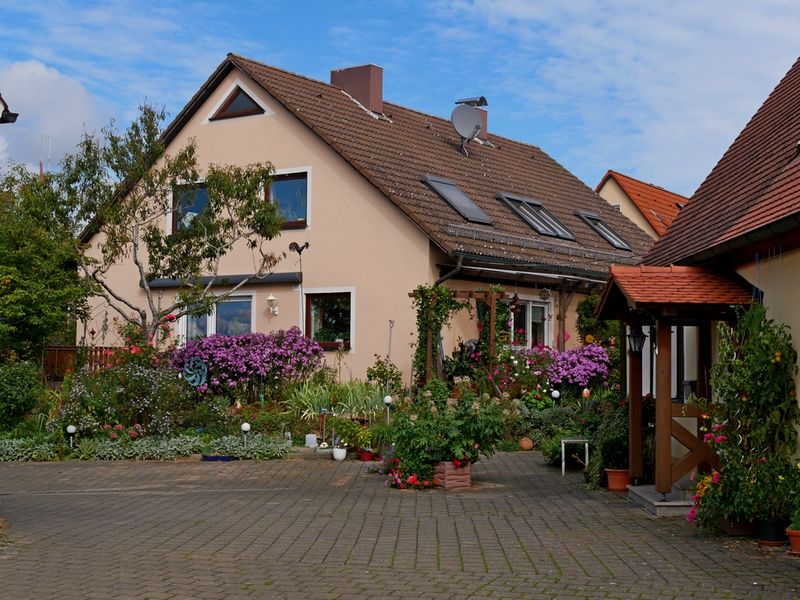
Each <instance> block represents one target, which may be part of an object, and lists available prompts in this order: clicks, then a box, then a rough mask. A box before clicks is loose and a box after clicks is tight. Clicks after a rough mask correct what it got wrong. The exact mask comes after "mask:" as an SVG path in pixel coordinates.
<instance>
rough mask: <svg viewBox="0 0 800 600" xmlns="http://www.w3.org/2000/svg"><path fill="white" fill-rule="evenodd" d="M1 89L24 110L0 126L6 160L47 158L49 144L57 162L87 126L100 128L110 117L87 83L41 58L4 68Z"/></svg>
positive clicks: (33, 162) (1, 156) (1, 161)
mask: <svg viewBox="0 0 800 600" xmlns="http://www.w3.org/2000/svg"><path fill="white" fill-rule="evenodd" d="M0 91H1V92H2V94H3V98H4V99H5V100H6V102H7V103H8V105H9V107H10V109H11V110H12V111H13V112H16V113H19V118H18V119H17V122H16V123H14V124H11V125H3V126H2V128H0V165H6V164H8V163H9V162H13V163H20V164H27V165H29V166H31V167H36V166H38V163H39V160H40V159H43V160H44V161H47V158H48V146H50V153H51V156H52V158H53V161H54V163H55V162H57V161H58V160H60V158H61V157H62V156H63V155H64V154H65V153H67V152H72V151H73V150H74V149H75V145H76V144H77V143H78V142H79V141H80V138H81V135H82V134H83V133H84V132H85V131H88V132H94V131H97V130H98V129H99V127H100V126H102V125H103V124H104V123H105V121H106V120H107V117H106V116H105V115H104V113H103V111H102V110H101V108H100V106H99V104H98V101H97V99H96V98H94V97H93V96H92V94H90V93H89V92H88V91H87V90H86V88H84V87H83V86H82V85H81V84H80V83H78V82H77V81H75V80H74V79H72V78H70V77H66V76H64V75H62V74H61V73H59V72H58V71H56V70H55V69H52V68H48V67H46V66H45V65H43V64H42V63H40V62H39V61H36V60H28V61H24V62H18V63H13V64H11V65H9V66H7V67H6V68H4V69H2V70H0ZM43 136H47V137H43ZM48 142H49V143H48ZM52 166H53V167H56V166H57V165H56V164H53V165H52Z"/></svg>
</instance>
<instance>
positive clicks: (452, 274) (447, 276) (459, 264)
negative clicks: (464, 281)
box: [433, 254, 464, 285]
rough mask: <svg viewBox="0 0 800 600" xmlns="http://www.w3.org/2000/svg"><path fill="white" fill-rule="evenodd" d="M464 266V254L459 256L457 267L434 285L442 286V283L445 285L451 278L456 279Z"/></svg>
mask: <svg viewBox="0 0 800 600" xmlns="http://www.w3.org/2000/svg"><path fill="white" fill-rule="evenodd" d="M463 264H464V255H463V254H459V255H458V262H457V263H456V266H455V267H453V270H452V271H449V272H448V273H445V274H444V275H442V276H441V277H439V279H437V280H436V281H434V282H433V285H441V284H442V283H444V282H445V281H447V280H448V279H451V278H453V277H455V276H456V275H458V274H459V273H460V272H461V266H462V265H463Z"/></svg>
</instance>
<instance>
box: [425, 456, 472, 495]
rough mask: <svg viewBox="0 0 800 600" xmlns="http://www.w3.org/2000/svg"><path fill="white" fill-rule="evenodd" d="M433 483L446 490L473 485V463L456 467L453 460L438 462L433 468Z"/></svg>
mask: <svg viewBox="0 0 800 600" xmlns="http://www.w3.org/2000/svg"><path fill="white" fill-rule="evenodd" d="M433 485H437V486H439V487H443V488H444V489H446V490H458V489H465V488H468V487H469V486H470V485H472V465H471V464H470V463H465V464H462V465H461V466H460V467H456V466H455V465H454V464H453V463H452V461H447V462H440V463H437V464H436V466H435V467H434V469H433Z"/></svg>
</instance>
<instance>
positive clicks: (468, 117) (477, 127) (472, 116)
mask: <svg viewBox="0 0 800 600" xmlns="http://www.w3.org/2000/svg"><path fill="white" fill-rule="evenodd" d="M450 122H451V123H452V124H453V129H455V130H456V133H457V134H458V135H460V136H461V138H462V139H463V140H464V141H469V140H472V139H475V138H476V137H478V134H479V133H480V132H481V123H482V122H483V119H481V114H480V113H479V112H478V109H477V108H475V107H474V106H470V105H468V104H459V105H458V106H456V107H455V108H454V109H453V114H452V115H450Z"/></svg>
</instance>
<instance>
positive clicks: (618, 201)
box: [597, 177, 658, 240]
mask: <svg viewBox="0 0 800 600" xmlns="http://www.w3.org/2000/svg"><path fill="white" fill-rule="evenodd" d="M597 194H598V195H599V196H600V197H601V198H603V199H604V200H605V201H606V202H608V203H609V204H610V205H611V206H617V207H619V210H620V212H621V213H622V214H623V215H625V216H626V217H628V218H629V219H630V220H631V221H633V222H634V223H636V225H638V226H639V229H641V230H642V231H644V232H645V233H646V234H647V235H649V236H650V237H651V238H653V239H654V240H656V239H658V234H657V233H656V230H655V229H653V226H652V225H650V223H648V222H647V219H645V218H644V216H643V215H642V213H641V212H640V211H639V209H638V208H636V205H635V204H634V203H633V202H632V201H631V199H630V198H629V197H628V194H626V193H625V192H624V191H623V190H622V188H621V187H620V186H619V184H618V183H617V182H616V180H615V179H614V178H613V177H609V178H608V179H606V182H605V183H604V184H603V187H601V188H600V189H599V190H597Z"/></svg>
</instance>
